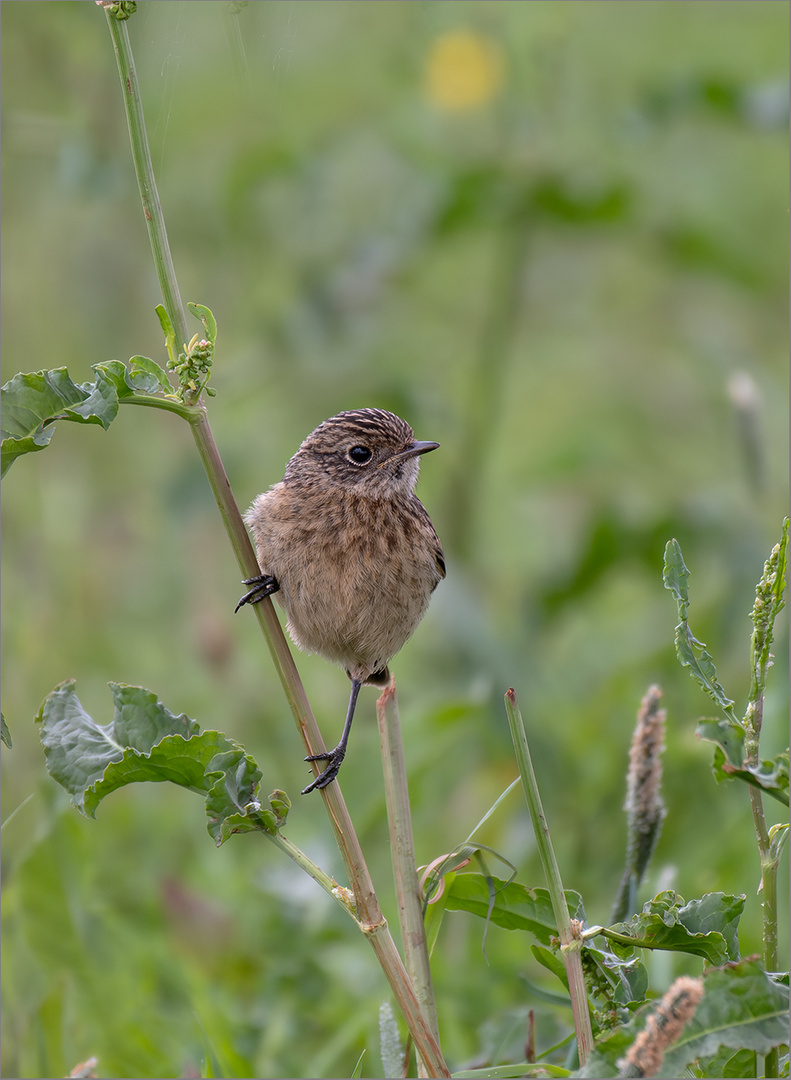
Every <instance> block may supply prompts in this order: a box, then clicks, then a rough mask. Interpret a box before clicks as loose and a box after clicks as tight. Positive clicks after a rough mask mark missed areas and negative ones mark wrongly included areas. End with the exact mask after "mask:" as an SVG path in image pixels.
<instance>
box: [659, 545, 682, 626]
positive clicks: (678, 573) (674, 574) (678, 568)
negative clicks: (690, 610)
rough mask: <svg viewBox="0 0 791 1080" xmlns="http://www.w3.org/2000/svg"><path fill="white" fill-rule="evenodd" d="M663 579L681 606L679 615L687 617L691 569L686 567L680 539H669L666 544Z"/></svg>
mask: <svg viewBox="0 0 791 1080" xmlns="http://www.w3.org/2000/svg"><path fill="white" fill-rule="evenodd" d="M662 581H663V582H664V586H665V588H666V589H669V590H670V591H671V592H672V593H673V595H674V596H675V598H676V603H677V604H678V607H679V617H680V618H686V614H687V612H686V607H687V604H689V570H688V569H687V567H686V564H685V562H684V558H683V556H682V554H681V547H680V545H679V543H678V540H668V542H667V544H666V545H665V563H664V569H663V572H662Z"/></svg>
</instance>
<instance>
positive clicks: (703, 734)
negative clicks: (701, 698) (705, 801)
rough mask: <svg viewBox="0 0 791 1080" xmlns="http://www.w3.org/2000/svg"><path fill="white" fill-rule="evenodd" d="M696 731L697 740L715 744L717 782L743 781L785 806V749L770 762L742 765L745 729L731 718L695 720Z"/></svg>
mask: <svg viewBox="0 0 791 1080" xmlns="http://www.w3.org/2000/svg"><path fill="white" fill-rule="evenodd" d="M695 734H696V735H697V737H698V738H699V739H705V740H706V741H707V742H713V743H716V744H717V750H716V751H715V753H714V760H713V762H712V770H713V772H714V776H715V778H716V780H717V782H718V783H722V781H723V780H734V779H736V780H744V781H745V782H746V783H748V784H752V785H753V786H754V787H757V788H760V789H761V790H762V791H765V792H766V794H767V795H771V796H772V798H773V799H777V801H778V802H781V803H783V805H784V806H788V751H787V750H784V751H783V752H782V753H780V754H778V755H777V756H776V757H775V758H774V759H773V760H771V761H767V760H763V761H759V762H758V763H757V764H751V763H747V764H745V760H744V759H745V756H746V755H745V747H744V732H743V731H742V730H741V729H739V728H736V727H734V725H733V724H732V723H730V721H728V720H722V719H719V718H716V717H703V718H702V719H701V720H699V721H698V726H697V728H696V729H695Z"/></svg>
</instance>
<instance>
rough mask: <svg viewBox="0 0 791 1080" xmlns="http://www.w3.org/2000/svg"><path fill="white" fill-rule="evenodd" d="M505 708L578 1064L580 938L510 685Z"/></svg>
mask: <svg viewBox="0 0 791 1080" xmlns="http://www.w3.org/2000/svg"><path fill="white" fill-rule="evenodd" d="M505 710H506V713H507V714H508V723H509V725H510V728H511V738H512V739H513V743H514V751H515V753H516V760H517V762H518V764H519V772H520V774H521V777H522V787H523V789H524V792H525V798H526V800H527V808H528V810H529V812H530V820H531V821H532V823H533V832H534V833H535V837H536V844H537V846H538V853H539V856H540V858H541V864H542V866H543V868H544V874H545V875H546V879H547V887H548V889H549V895H550V899H551V901H552V910H553V911H554V914H555V920H556V922H557V924H558V936H559V937H560V952H561V955H562V956H563V961H564V963H565V965H566V973H567V975H568V980H569V994H570V995H571V1011H572V1013H573V1016H574V1029H575V1031H576V1033H577V1052H578V1054H579V1059H580V1065H583V1066H584V1064H585V1062H586V1061H587V1059H588V1057H589V1056H590V1052H591V1050H592V1049H593V1031H592V1029H591V1021H590V1012H589V1010H588V998H587V994H586V992H585V979H584V977H583V974H582V959H581V956H580V950H581V948H582V940H581V937H580V935H579V933H575V931H574V929H573V928H572V925H571V917H570V915H569V907H568V904H567V903H566V894H565V892H564V891H563V882H562V881H561V878H560V870H559V868H558V864H557V860H556V859H555V852H554V850H553V848H552V841H551V840H550V836H549V826H548V825H547V820H546V818H545V816H544V808H543V806H542V805H541V796H540V795H539V792H538V784H537V783H536V775H535V772H534V771H533V762H532V760H531V758H530V750H529V748H528V745H527V735H526V734H525V726H524V723H523V721H522V714H521V713H520V711H519V706H518V704H517V701H516V693H515V691H514V690H513V689H510V690H508V691H507V693H506V695H505Z"/></svg>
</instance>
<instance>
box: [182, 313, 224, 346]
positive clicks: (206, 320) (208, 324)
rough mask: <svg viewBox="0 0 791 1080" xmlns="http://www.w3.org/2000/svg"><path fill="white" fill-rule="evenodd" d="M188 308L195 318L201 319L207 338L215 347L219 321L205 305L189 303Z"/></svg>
mask: <svg viewBox="0 0 791 1080" xmlns="http://www.w3.org/2000/svg"><path fill="white" fill-rule="evenodd" d="M187 307H188V308H189V309H190V311H191V312H192V314H193V315H194V316H195V318H196V319H200V321H201V322H202V323H203V328H204V330H205V331H206V337H207V339H208V340H209V341H210V342H211V343H212V345H213V344H214V343H215V341H216V340H217V320H216V319H215V318H214V316H213V315H212V313H211V311H210V310H209V309H208V308H207V307H206V306H205V305H204V304H193V303H188V304H187Z"/></svg>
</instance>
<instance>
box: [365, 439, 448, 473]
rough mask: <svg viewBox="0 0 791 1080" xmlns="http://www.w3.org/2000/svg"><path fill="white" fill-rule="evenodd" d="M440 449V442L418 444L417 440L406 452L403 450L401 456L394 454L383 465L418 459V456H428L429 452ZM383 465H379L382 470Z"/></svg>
mask: <svg viewBox="0 0 791 1080" xmlns="http://www.w3.org/2000/svg"><path fill="white" fill-rule="evenodd" d="M438 447H439V443H438V442H418V441H417V440H415V442H413V443H412V445H411V446H408V447H407V448H406V450H402V451H401V453H400V454H393V456H392V457H391V458H388V459H387V461H383V462H382V465H387V464H389V463H390V462H391V461H404V459H405V458H411V457H417V456H418V454H427V453H428V452H429V450H436V449H437V448H438ZM382 465H379V466H378V468H380V469H381V467H382Z"/></svg>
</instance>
